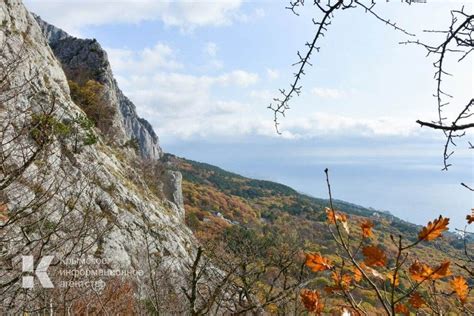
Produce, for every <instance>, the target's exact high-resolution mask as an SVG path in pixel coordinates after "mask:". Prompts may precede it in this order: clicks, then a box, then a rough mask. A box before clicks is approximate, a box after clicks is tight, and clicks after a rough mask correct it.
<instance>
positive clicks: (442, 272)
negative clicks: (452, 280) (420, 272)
mask: <svg viewBox="0 0 474 316" xmlns="http://www.w3.org/2000/svg"><path fill="white" fill-rule="evenodd" d="M449 264H450V262H449V261H445V262H443V263H442V264H441V265H440V266H439V267H438V268H437V269H436V270H434V273H433V274H432V275H431V278H432V279H441V278H444V277H446V276H448V275H451V271H450V270H449Z"/></svg>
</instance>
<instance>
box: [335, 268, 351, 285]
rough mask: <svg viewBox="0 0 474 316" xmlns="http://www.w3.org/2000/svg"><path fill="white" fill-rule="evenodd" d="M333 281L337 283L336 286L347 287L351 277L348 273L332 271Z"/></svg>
mask: <svg viewBox="0 0 474 316" xmlns="http://www.w3.org/2000/svg"><path fill="white" fill-rule="evenodd" d="M331 278H332V279H333V281H334V283H336V284H337V288H343V289H348V288H349V285H351V282H352V277H351V276H350V275H349V274H343V275H342V276H341V275H340V274H339V273H338V272H336V271H334V272H333V273H332V275H331Z"/></svg>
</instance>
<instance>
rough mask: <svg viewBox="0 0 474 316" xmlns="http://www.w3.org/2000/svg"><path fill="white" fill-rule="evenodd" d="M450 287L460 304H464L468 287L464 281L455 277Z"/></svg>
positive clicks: (460, 277)
mask: <svg viewBox="0 0 474 316" xmlns="http://www.w3.org/2000/svg"><path fill="white" fill-rule="evenodd" d="M450 284H451V287H452V288H453V290H454V292H456V294H457V295H458V297H459V299H460V300H461V302H462V303H465V302H466V299H467V294H468V292H469V287H468V286H467V282H466V280H465V279H464V278H463V277H462V276H458V277H455V278H454V279H453V280H452V281H451V283H450Z"/></svg>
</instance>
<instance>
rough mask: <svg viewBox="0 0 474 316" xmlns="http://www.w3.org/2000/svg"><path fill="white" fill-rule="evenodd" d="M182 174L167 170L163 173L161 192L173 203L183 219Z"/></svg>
mask: <svg viewBox="0 0 474 316" xmlns="http://www.w3.org/2000/svg"><path fill="white" fill-rule="evenodd" d="M182 182H183V176H182V174H181V172H179V171H173V170H167V171H165V173H164V179H163V193H164V195H165V198H166V199H167V200H168V201H170V202H172V203H173V207H174V208H175V210H176V213H177V214H178V216H180V217H181V218H182V219H183V221H184V199H183V192H182V186H181V185H182Z"/></svg>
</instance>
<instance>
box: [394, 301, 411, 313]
mask: <svg viewBox="0 0 474 316" xmlns="http://www.w3.org/2000/svg"><path fill="white" fill-rule="evenodd" d="M395 313H397V314H403V315H410V311H409V310H408V307H407V306H406V305H404V304H397V305H396V306H395Z"/></svg>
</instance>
